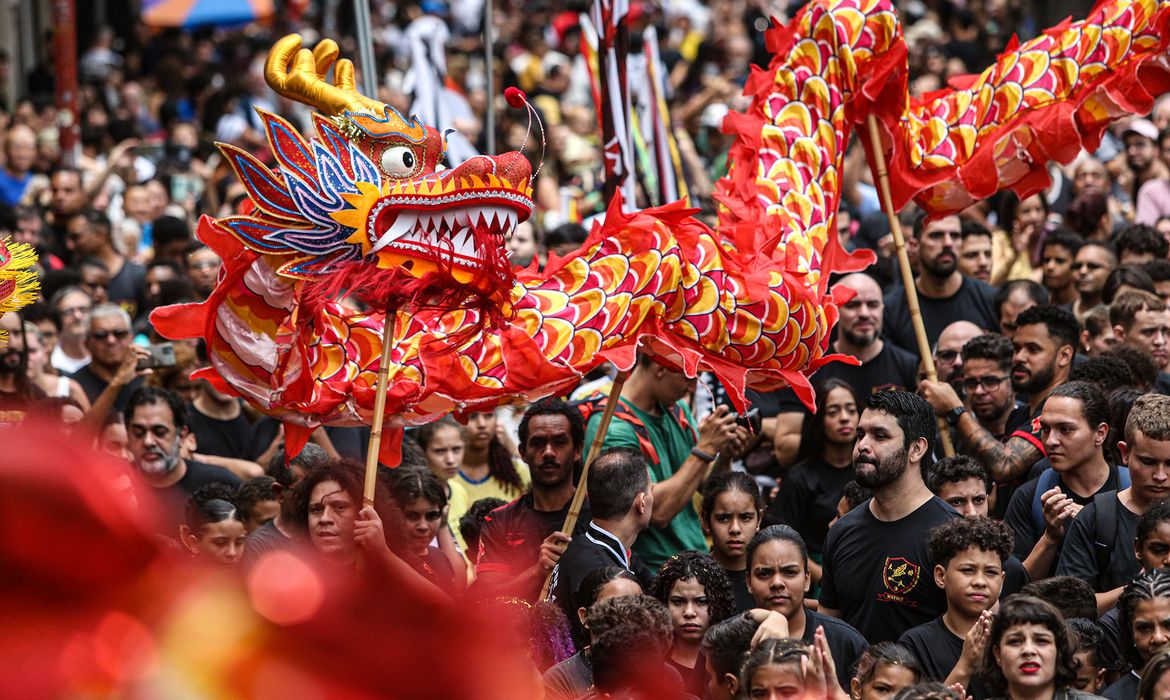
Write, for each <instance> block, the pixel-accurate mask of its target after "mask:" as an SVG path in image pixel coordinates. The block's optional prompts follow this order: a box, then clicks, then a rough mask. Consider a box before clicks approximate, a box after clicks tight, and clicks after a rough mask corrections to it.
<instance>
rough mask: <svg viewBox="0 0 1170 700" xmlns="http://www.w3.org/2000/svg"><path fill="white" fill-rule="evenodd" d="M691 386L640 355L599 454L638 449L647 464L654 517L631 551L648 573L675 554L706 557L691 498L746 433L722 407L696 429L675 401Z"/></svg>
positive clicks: (593, 429) (594, 420) (588, 435)
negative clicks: (688, 552) (697, 553)
mask: <svg viewBox="0 0 1170 700" xmlns="http://www.w3.org/2000/svg"><path fill="white" fill-rule="evenodd" d="M694 385H695V380H694V379H689V378H687V376H686V375H685V374H683V373H682V372H677V371H675V370H672V369H667V368H666V367H664V366H662V365H660V364H658V363H657V362H655V361H654V359H653V358H652V357H650V356H649V355H645V354H640V355H639V356H638V362H637V364H636V365H635V367H634V369H633V371H632V372H631V373H630V377H629V379H627V380H626V384H625V389H624V390H623V391H622V395H621V399H620V402H619V405H618V407H617V409H616V410H615V411H614V416H613V421H612V422H611V423H610V424H609V430H608V431H607V432H606V434H605V442H604V444H603V447H604V448H605V449H609V448H612V447H630V448H634V449H637V450H641V452H642V454H643V455H645V456H646V459H647V461H648V462H649V463H650V478H651V480H652V481H653V482H654V483H653V489H652V490H653V496H654V511H653V513H652V515H651V518H650V527H649V528H647V529H645V530H643V531H642V533H641V534H640V535H639V536H638V539H637V541H636V542H635V543H634V551H635V552H636V553H637V554H638V555H639V556H640V557H641V558H642V560H643V561H644V562H645V563H646V565H647V566H649V567H651V568H652V569H657V568H658V567H659V566H661V565H662V563H663V562H665V561H666V560H667V559H669V558H670V557H671V556H672V555H674V554H676V553H678V552H681V551H684V550H688V549H693V550H698V551H701V552H702V551H706V549H707V543H706V540H705V539H704V537H703V530H702V527H701V526H700V525H699V514H698V512H696V511H695V507H694V504H693V503H692V497H693V496H694V495H695V491H697V490H698V488H699V487H700V486H701V485H702V484H703V482H704V481H705V480H706V479H707V477H708V476H709V475H710V474H712V473H715V472H718V471H724V470H726V469H727V468H728V465H729V464H730V457H731V454H732V453H734V452H737V451H738V450H739V449H741V448H742V447H743V444H744V443H745V442H746V440H747V437H748V431H747V428H746V427H744V426H741V425H739V424H738V423H737V418H738V417H737V416H736V414H735V413H733V412H732V411H731V410H729V409H728V408H727V407H726V406H719V407H717V408H716V409H715V410H714V411H713V412H712V413H711V414H710V415H708V416H707V417H706V418H704V419H703V420H701V421H699V422H698V427H697V428H696V427H695V419H694V416H692V415H691V409H690V407H689V406H687V404H686V402H685V401H684V400H683V399H684V398H685V397H686V396H687V394H688V393H689V392H690V391H691V390H692V388H693V387H694ZM601 413H602V412H601V411H600V410H595V411H593V412H592V414H591V415H590V417H589V424H588V427H587V429H586V432H585V445H592V444H593V436H594V435H596V434H597V428H598V426H599V425H600V423H601Z"/></svg>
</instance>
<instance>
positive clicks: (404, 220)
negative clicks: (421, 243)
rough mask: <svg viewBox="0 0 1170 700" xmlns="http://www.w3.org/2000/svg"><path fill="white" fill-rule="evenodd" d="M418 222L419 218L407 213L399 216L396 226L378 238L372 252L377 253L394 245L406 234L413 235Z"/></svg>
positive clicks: (395, 221) (395, 222)
mask: <svg viewBox="0 0 1170 700" xmlns="http://www.w3.org/2000/svg"><path fill="white" fill-rule="evenodd" d="M417 221H418V216H417V215H416V214H408V213H406V212H403V213H401V214H399V215H398V218H397V219H395V220H394V224H393V225H392V226H391V227H390V228H389V230H387V231H386V232H385V233H383V234H382V235H381V236H380V237H379V238H378V241H377V242H376V243H374V248H373V251H372V252H375V253H376V252H378V251H379V250H381V249H383V248H385V247H386V246H387V245H389V244H390V243H393V242H394V241H396V240H398V239H399V238H402V237H403V236H405V235H406V234H408V233H412V232H413V231H414V227H415V223H416V222H417Z"/></svg>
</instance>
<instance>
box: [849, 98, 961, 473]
mask: <svg viewBox="0 0 1170 700" xmlns="http://www.w3.org/2000/svg"><path fill="white" fill-rule="evenodd" d="M866 124H867V126H869V146H870V149H871V150H872V151H873V163H874V166H875V167H876V168H877V179H878V193H879V194H880V195H881V198H882V209H885V210H886V217H887V218H888V219H889V222H890V233H892V234H893V236H894V248H896V249H897V251H898V269H900V270H901V271H902V287H903V288H904V289H905V290H906V304H907V306H909V307H910V321H911V322H912V323H913V324H914V337H915V338H916V339H917V340H918V354H919V355H920V356H921V357H922V366H923V368H924V369H925V370H926V378H927V379H929V380H930V381H932V382H937V381H938V372H937V371H935V367H934V357H933V356H932V355H931V352H930V341H928V340H927V339H926V327H925V326H924V325H923V324H922V311H921V309H919V307H918V288H917V287H915V286H914V272H913V271H912V270H911V269H910V256H909V255H907V254H906V239H905V238H904V237H903V236H902V225H901V223H900V222H899V221H898V213H897V212H896V211H894V198H893V196H891V195H890V176H889V173H887V172H886V156H885V154H884V153H883V152H882V137H881V133H880V132H879V131H878V123H877V119H876V118H875V117H874V116H873V115H872V114H871V115H869V116H868V117H867V118H866ZM938 434H939V439H940V440H941V442H942V448H943V454H944V455H946V456H947V457H954V456H955V446H954V445H953V444H951V432H950V429H949V427H948V426H947V422H946V421H945V420H943V419H942V418H939V419H938Z"/></svg>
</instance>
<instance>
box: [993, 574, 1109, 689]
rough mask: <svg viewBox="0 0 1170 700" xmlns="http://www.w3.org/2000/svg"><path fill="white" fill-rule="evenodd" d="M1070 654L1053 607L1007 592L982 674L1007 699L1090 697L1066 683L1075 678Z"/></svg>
mask: <svg viewBox="0 0 1170 700" xmlns="http://www.w3.org/2000/svg"><path fill="white" fill-rule="evenodd" d="M1074 653H1075V650H1074V648H1073V643H1072V640H1071V639H1070V638H1069V634H1068V629H1067V628H1066V627H1065V624H1064V619H1063V618H1062V617H1061V614H1060V612H1059V611H1058V610H1057V609H1056V608H1054V607H1053V606H1052V605H1051V604H1049V603H1047V602H1045V601H1043V600H1040V599H1039V598H1033V597H1032V596H1027V595H1013V596H1009V597H1008V598H1006V599H1005V600H1004V601H1003V602H1002V604H1001V605H1000V608H999V612H998V613H997V614H996V616H995V619H994V620H993V621H992V623H991V634H990V637H989V638H988V640H987V651H986V652H985V653H984V656H983V668H982V672H981V673H982V678H983V681H984V682H985V683H986V684H987V685H988V686H990V687H991V688H993V689H995V690H996V691H999V692H1002V693H1003V695H1002V697H1004V698H1008V699H1009V700H1073V699H1075V698H1092V697H1096V696H1094V695H1090V694H1088V693H1082V692H1081V691H1079V690H1077V689H1075V688H1073V687H1072V686H1073V683H1074V682H1075V681H1076V677H1077V674H1076V667H1075V663H1076V662H1075V660H1074V657H1073V655H1074ZM1130 697H1132V696H1130Z"/></svg>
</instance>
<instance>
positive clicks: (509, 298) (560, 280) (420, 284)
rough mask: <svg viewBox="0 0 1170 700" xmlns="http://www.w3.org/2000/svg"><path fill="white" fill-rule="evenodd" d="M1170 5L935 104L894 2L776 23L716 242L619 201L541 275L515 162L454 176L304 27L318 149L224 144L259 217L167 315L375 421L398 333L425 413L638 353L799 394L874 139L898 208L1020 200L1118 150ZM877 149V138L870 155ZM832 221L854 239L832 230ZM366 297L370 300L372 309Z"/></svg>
mask: <svg viewBox="0 0 1170 700" xmlns="http://www.w3.org/2000/svg"><path fill="white" fill-rule="evenodd" d="M1168 8H1170V0H1163V1H1162V2H1157V1H1155V0H1114V1H1113V2H1110V3H1106V4H1102V5H1100V6H1098V8H1097V9H1096V10H1094V12H1093V13H1092V14H1091V15H1090V17H1089V18H1088V19H1086V20H1085V21H1083V22H1079V23H1075V24H1074V23H1066V24H1065V25H1063V26H1061V27H1058V28H1056V29H1053V30H1049V31H1048V32H1046V33H1045V34H1043V35H1041V36H1040V37H1038V38H1036V39H1034V40H1032V41H1029V42H1027V43H1025V44H1023V45H1021V46H1014V47H1012V50H1011V51H1009V52H1007V53H1005V54H1004V55H1003V56H1002V57H1001V58H1000V59H999V61H998V62H997V63H996V64H995V65H993V66H992V67H990V68H989V69H988V70H987V71H985V72H984V73H983V74H981V75H980V76H976V77H972V78H967V79H965V80H964V81H962V82H963V84H961V85H958V86H956V89H953V90H949V91H946V92H945V93H943V94H938V95H932V96H927V99H925V100H923V101H921V102H916V101H912V100H911V99H910V98H909V97H908V95H907V92H906V82H907V75H906V61H905V57H906V44H905V42H904V40H903V38H902V35H901V30H900V27H899V24H898V21H897V17H896V15H895V12H894V10H893V8H892V6H891V5H890V3H889V2H888V0H816V1H814V2H812V3H810V4H809V5H808V6H806V7H805V9H804V10H802V11H801V13H800V14H799V15H798V16H797V17H796V18H795V19H794V20H793V22H791V23H790V24H788V25H786V26H782V27H777V28H774V29H771V30H769V33H768V36H767V41H768V45H769V48H770V49H771V50H772V51H773V53H774V56H775V58H774V59H773V61H772V64H771V65H770V67H769V69H768V70H757V71H755V72H753V74H752V76H751V77H750V78H749V80H748V82H747V85H746V87H745V94H747V95H749V96H751V97H752V103H751V107H750V108H749V109H748V110H747V112H746V113H744V114H732V115H730V116H729V117H728V119H727V121H726V122H725V124H724V129H725V130H728V131H730V132H732V133H734V134H735V136H736V139H735V142H734V144H733V146H732V150H731V153H730V156H731V157H730V162H731V163H732V168H731V172H730V174H729V175H728V176H727V177H726V178H724V179H723V180H722V181H721V182H720V183H719V185H718V187H717V199H718V201H719V204H720V219H719V224H718V226H717V227H716V229H712V228H709V227H708V226H706V225H704V224H702V223H701V222H699V221H698V220H697V219H696V218H694V216H693V214H694V211H693V210H690V209H687V208H685V207H684V205H682V204H681V203H676V204H672V205H668V206H665V207H659V208H654V209H646V210H643V211H638V212H634V213H623V212H622V208H621V206H620V204H621V203H620V201H615V202H614V203H612V204H611V206H610V209H609V211H608V212H607V215H606V217H605V220H604V223H601V224H599V225H596V226H595V227H594V229H593V231H592V232H591V234H590V236H589V238H588V239H587V241H586V242H585V244H584V245H583V246H582V247H581V248H580V250H578V251H577V252H576V253H574V254H572V255H569V256H568V257H566V258H564V259H555V258H554V259H553V260H550V261H549V264H548V265H547V267H546V268H545V269H544V270H543V271H538V270H536V269H529V270H525V271H521V272H519V273H513V272H512V271H511V270H510V269H509V268H508V266H507V264H506V260H505V259H504V257H503V248H504V237H505V236H506V235H507V234H508V232H509V231H510V230H511V228H512V227H513V226H514V225H515V224H516V222H517V221H520V220H523V219H524V218H526V217H527V216H528V215H529V213H530V212H531V209H532V202H531V199H530V194H531V185H530V180H531V172H530V166H529V164H528V162H527V160H526V159H525V158H524V157H523V156H521V155H520V154H517V153H509V154H504V155H500V156H491V157H489V156H481V157H477V158H473V159H472V160H470V161H468V162H467V163H465V164H463V165H460V166H459V167H458V168H455V169H453V170H441V171H436V168H437V164H438V162H439V160H440V155H441V152H442V142H443V139H442V136H441V135H440V134H438V133H437V132H435V131H434V130H433V129H431V128H429V127H426V126H424V125H421V124H418V123H417V121H413V120H407V119H405V118H403V117H401V116H400V115H398V114H397V113H396V112H394V111H393V110H392V109H390V108H389V107H387V106H386V105H383V104H381V103H378V102H376V101H374V100H371V99H369V98H367V97H364V96H361V95H360V94H358V93H357V92H356V90H354V89H353V87H352V73H353V69H352V65H349V64H348V62H346V61H344V60H343V61H338V62H337V63H336V71H335V81H336V83H335V84H330V83H328V82H327V81H326V80H325V79H324V75H325V74H326V73H327V71H328V69H329V68H330V67H331V66H332V65H333V63H334V61H335V59H336V46H335V45H332V42H323V43H322V44H321V45H319V46H318V47H317V49H316V50H315V51H313V52H310V51H308V50H307V49H301V48H300V41H299V38H298V37H295V36H294V37H287V38H286V39H284V40H282V42H280V43H278V45H277V46H276V47H275V48H274V49H273V52H272V55H271V56H270V59H269V71H268V74H269V82H270V84H272V85H273V87H274V88H275V89H277V90H278V91H280V92H282V93H283V94H286V95H289V96H293V97H296V98H297V99H300V100H302V101H304V102H307V103H309V104H312V105H315V106H317V107H318V108H319V109H321V111H322V112H323V114H324V116H320V115H318V116H317V117H316V118H315V125H316V131H317V134H316V136H315V137H314V138H310V139H306V138H305V137H303V136H301V135H300V134H299V133H298V132H297V131H296V130H295V129H294V128H293V127H292V126H291V125H289V124H288V123H287V122H285V121H284V120H283V119H281V118H279V117H277V116H275V115H271V114H262V117H263V119H264V121H265V123H266V125H267V130H268V139H269V142H270V144H271V146H272V150H273V152H274V154H275V156H276V160H277V167H276V168H274V169H269V168H267V167H266V166H264V165H262V164H260V163H259V162H257V161H255V160H254V159H253V158H251V157H250V156H248V155H247V154H245V153H243V152H242V151H239V150H238V149H234V148H232V147H230V146H224V147H222V148H223V151H224V154H225V156H226V157H227V159H228V160H229V162H231V163H232V165H233V167H234V168H235V170H236V172H237V174H238V175H239V176H240V179H241V181H242V182H243V183H244V185H245V186H246V187H247V189H248V192H249V195H250V200H251V205H252V206H251V210H250V211H248V212H247V213H245V214H243V215H240V216H234V217H228V218H226V219H222V220H218V221H215V220H211V219H207V218H205V219H203V220H202V221H201V223H200V226H199V236H200V238H201V239H202V240H203V241H204V242H205V243H207V244H208V245H209V246H210V247H212V248H213V249H214V250H216V252H218V253H219V254H220V256H221V257H222V258H223V260H224V263H225V267H224V271H223V272H222V273H221V274H222V276H221V279H220V281H219V284H218V286H217V288H216V289H215V291H214V293H213V294H212V295H211V296H210V298H209V299H207V300H206V301H205V302H202V303H200V304H191V305H184V306H177V307H169V308H165V309H161V310H158V311H156V312H155V315H154V320H155V323H156V327H157V328H158V329H159V330H160V331H161V332H162V333H163V334H164V335H167V336H168V337H172V338H194V337H199V338H203V339H204V340H205V341H206V342H207V346H208V351H209V355H210V357H211V362H212V367H211V369H210V370H207V371H204V375H203V376H206V377H207V378H208V379H209V380H211V381H214V382H216V383H217V384H218V385H219V386H220V387H221V388H225V389H228V390H230V391H233V392H235V393H237V394H238V395H240V396H242V397H244V398H245V399H247V400H248V401H249V402H250V403H252V404H253V405H255V406H256V407H258V408H259V409H260V410H262V411H264V412H266V413H269V414H271V415H274V416H276V417H278V418H280V419H281V420H282V421H284V422H285V424H286V426H287V427H288V428H289V429H290V430H291V433H290V434H289V440H290V442H291V443H294V444H293V445H290V447H292V446H295V443H296V442H299V441H301V440H303V439H305V437H306V436H307V433H308V431H309V430H311V429H312V428H314V427H316V426H318V425H322V424H327V425H361V424H368V423H369V422H370V419H371V415H372V412H373V406H374V386H375V379H376V374H377V371H378V368H379V365H380V356H381V349H382V343H383V342H384V340H385V341H388V342H390V343H392V348H391V351H390V356H389V357H390V364H389V367H388V371H389V377H390V380H391V383H390V388H389V394H388V399H387V404H386V416H387V417H388V418H389V419H390V420H391V421H392V424H394V425H399V426H401V425H407V424H418V423H424V422H428V421H430V420H433V419H434V418H435V417H437V416H440V415H442V414H445V413H449V412H452V411H462V410H473V409H477V408H488V407H491V406H494V405H497V404H499V403H503V402H507V401H510V400H514V399H517V398H525V399H534V398H538V397H541V396H546V395H550V394H554V393H558V392H563V391H565V390H568V389H569V388H571V387H572V386H573V385H574V384H575V383H576V382H578V381H579V379H580V377H581V376H582V375H584V374H585V373H586V372H588V371H589V370H591V369H593V368H595V367H597V366H598V365H599V364H600V363H602V362H604V361H607V360H609V361H613V362H614V363H615V364H617V365H618V366H619V367H623V368H626V367H629V366H631V365H632V363H633V361H634V356H635V352H636V350H637V349H638V348H639V346H640V345H642V346H643V347H645V346H646V345H648V346H649V347H650V348H651V349H652V350H653V352H654V354H655V355H656V357H657V358H658V361H660V362H663V363H664V364H667V365H669V366H673V367H675V368H678V369H681V370H683V371H685V372H686V373H687V374H688V375H692V376H693V375H694V374H695V373H696V372H698V371H701V370H707V371H711V372H713V373H714V374H715V375H716V376H718V377H719V378H720V379H721V381H722V382H723V383H724V385H725V386H726V387H727V388H728V390H729V393H730V394H731V395H732V397H733V400H735V401H737V402H738V403H740V404H742V401H743V392H744V390H745V388H747V387H751V388H755V389H760V390H769V389H775V388H778V387H781V386H784V385H790V386H792V387H793V388H795V389H796V390H797V392H798V394H799V395H800V396H801V397H802V398H804V399H805V400H806V402H807V401H808V400H809V399H810V398H811V390H810V387H809V385H808V381H807V379H806V375H807V374H808V373H811V372H812V371H813V370H815V369H816V368H817V367H818V366H820V365H821V364H823V363H825V362H827V361H830V360H832V359H835V358H834V357H832V356H827V355H826V350H827V347H828V336H829V331H830V329H831V328H832V326H833V324H834V323H835V321H836V318H837V311H836V308H837V304H838V303H840V302H841V301H842V297H841V296H839V295H838V294H836V293H834V291H833V290H831V289H829V286H828V273H829V272H845V271H851V270H858V269H862V268H864V267H865V266H866V265H867V264H869V263H870V262H871V260H872V255H871V254H869V253H858V254H848V253H846V252H845V251H844V250H843V249H842V248H841V247H840V245H839V244H838V242H837V240H836V236H835V231H836V226H835V216H836V211H837V208H838V205H839V202H840V197H841V185H840V181H841V168H842V164H843V160H844V154H845V150H846V147H847V144H848V139H849V138H850V134H851V132H852V129H853V128H854V127H855V126H856V125H857V124H859V123H861V122H862V121H864V120H865V119H866V118H867V117H868V116H869V115H874V116H876V117H877V118H878V120H879V122H880V125H881V132H882V133H883V134H884V137H883V142H882V143H880V144H873V143H868V142H867V147H868V148H870V149H873V148H881V149H882V150H883V152H885V153H887V154H888V157H889V160H890V163H891V176H892V189H893V192H894V196H895V199H896V200H897V203H898V204H899V205H901V204H903V203H905V202H906V201H908V200H910V199H912V198H913V199H915V200H917V201H918V203H919V204H920V205H921V206H923V207H924V208H925V209H926V210H927V211H928V212H932V213H944V212H953V211H958V210H959V209H962V208H963V207H965V206H967V205H968V204H970V203H971V202H973V201H975V200H977V199H979V198H981V197H984V196H987V195H989V194H991V193H993V192H995V191H997V190H1000V189H1003V188H1006V187H1012V188H1014V189H1016V190H1017V191H1019V192H1020V193H1021V194H1025V195H1026V194H1030V193H1031V192H1034V191H1037V190H1039V189H1040V188H1042V187H1043V186H1044V185H1045V184H1046V183H1047V175H1046V173H1045V167H1044V166H1045V165H1046V163H1047V161H1049V160H1052V159H1056V160H1062V161H1068V160H1070V159H1071V158H1073V157H1074V156H1075V155H1076V154H1077V153H1078V152H1079V150H1080V149H1081V148H1082V147H1087V148H1090V149H1092V148H1095V146H1096V144H1097V142H1098V141H1099V139H1100V135H1101V133H1102V131H1103V129H1104V128H1105V127H1106V126H1107V125H1108V123H1109V122H1110V121H1111V120H1112V119H1115V118H1117V117H1119V116H1121V115H1124V114H1127V113H1133V112H1138V113H1144V112H1146V111H1148V110H1149V109H1150V108H1151V107H1152V103H1153V96H1154V95H1156V94H1158V93H1160V92H1162V91H1165V89H1167V88H1168V87H1170V80H1168V79H1167V76H1168V73H1167V68H1166V42H1167V39H1166V38H1165V37H1167V36H1170V34H1167V31H1166V29H1167V28H1166V26H1165V25H1166V23H1167V18H1168V17H1170V15H1168V13H1167V9H1168ZM871 153H872V150H871ZM830 233H833V234H834V235H830ZM342 292H348V293H350V294H352V295H354V296H357V297H358V298H364V299H366V300H368V301H369V300H372V302H371V303H372V307H373V308H374V309H375V310H373V311H357V310H354V309H353V308H351V306H350V305H347V304H344V303H341V302H339V301H337V300H336V299H337V298H338V297H339V295H340V294H341V293H342Z"/></svg>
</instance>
